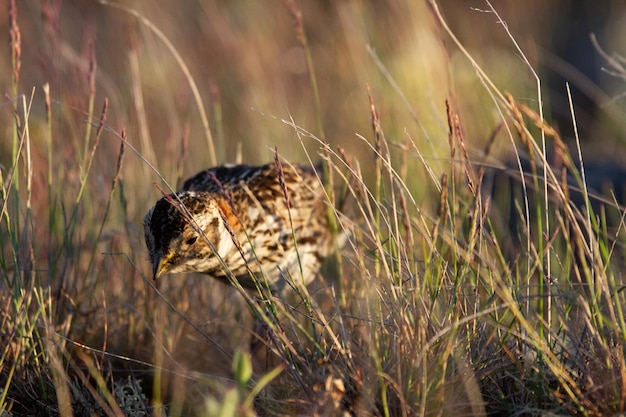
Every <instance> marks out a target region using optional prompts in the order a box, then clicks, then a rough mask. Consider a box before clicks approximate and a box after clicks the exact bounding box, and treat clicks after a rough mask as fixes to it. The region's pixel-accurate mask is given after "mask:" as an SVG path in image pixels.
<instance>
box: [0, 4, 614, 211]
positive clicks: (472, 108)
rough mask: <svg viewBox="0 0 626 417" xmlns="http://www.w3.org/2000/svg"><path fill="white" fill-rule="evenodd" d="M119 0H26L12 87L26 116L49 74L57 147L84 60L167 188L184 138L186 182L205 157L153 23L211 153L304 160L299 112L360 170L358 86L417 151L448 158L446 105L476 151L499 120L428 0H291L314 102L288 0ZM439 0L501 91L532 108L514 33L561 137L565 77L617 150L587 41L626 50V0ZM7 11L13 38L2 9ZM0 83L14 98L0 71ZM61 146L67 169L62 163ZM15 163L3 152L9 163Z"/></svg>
mask: <svg viewBox="0 0 626 417" xmlns="http://www.w3.org/2000/svg"><path fill="white" fill-rule="evenodd" d="M123 5H124V7H127V8H130V9H133V10H134V11H136V12H137V14H139V15H140V16H141V18H137V17H136V16H134V15H132V14H131V13H130V12H129V11H128V10H121V9H119V8H117V7H113V6H111V5H104V4H100V3H98V2H94V1H58V0H57V1H42V2H32V1H28V2H19V4H18V21H19V24H20V29H21V36H22V51H21V52H22V57H21V62H22V68H21V73H20V80H19V86H20V89H19V93H22V94H26V95H27V96H30V94H31V91H32V89H33V88H34V94H35V101H34V103H33V108H32V114H31V117H33V118H34V119H35V120H36V118H37V117H41V116H43V113H44V106H43V105H42V100H41V96H42V85H43V84H44V83H49V84H50V88H51V96H52V98H53V100H56V101H55V102H54V104H53V105H54V106H55V111H54V117H56V118H57V120H56V123H57V124H58V125H59V126H60V127H64V126H65V127H66V128H67V129H68V130H67V131H66V133H65V134H66V139H67V140H68V141H75V140H77V137H80V136H81V133H80V132H75V131H71V130H69V129H70V127H69V126H73V125H74V124H72V123H64V119H65V118H70V119H76V118H78V119H80V118H81V117H83V118H84V114H83V112H86V111H87V109H88V103H87V98H88V93H89V90H90V86H89V80H88V71H89V66H90V62H95V63H96V65H97V70H96V83H95V89H96V95H95V101H94V106H95V109H96V113H98V112H99V109H100V108H101V106H102V103H103V99H104V98H105V97H108V99H109V101H110V104H109V111H108V123H109V125H110V126H111V127H112V128H114V129H120V127H121V126H122V125H125V126H126V129H127V136H128V139H129V141H130V143H132V144H134V145H135V146H136V147H137V149H138V150H139V151H140V152H141V153H142V154H143V156H144V157H145V158H146V159H147V160H148V161H149V162H150V163H152V164H154V165H155V166H156V167H157V168H158V169H159V170H160V171H161V173H162V174H163V175H164V176H165V178H166V179H167V180H168V181H172V182H174V183H175V182H176V180H178V178H176V176H177V171H176V161H177V160H178V157H179V155H180V152H182V148H183V146H182V144H181V142H182V141H183V139H182V138H186V141H187V143H188V147H187V150H186V154H187V156H188V157H187V158H185V165H184V170H183V172H182V173H181V174H180V175H183V176H184V175H190V174H193V173H194V172H195V171H198V170H200V169H202V168H203V167H206V166H208V165H211V164H212V163H214V162H215V161H213V160H212V159H213V158H212V156H211V152H210V150H209V147H208V145H207V139H206V136H207V135H206V133H205V130H204V127H203V124H202V122H201V118H200V116H199V115H200V111H201V110H200V109H199V106H198V103H197V102H196V101H195V100H194V96H193V94H192V91H191V88H190V83H189V79H188V78H186V77H185V74H184V72H183V71H182V70H181V67H180V65H179V64H178V62H177V60H176V59H175V57H174V56H173V54H172V52H171V50H169V49H168V48H167V47H166V45H165V43H164V41H163V39H162V38H159V36H157V35H156V34H155V32H154V30H153V29H152V28H151V26H153V27H154V28H157V30H158V31H160V32H162V34H163V36H164V37H166V38H167V39H168V41H169V42H171V45H172V47H173V48H174V49H175V50H176V52H177V53H178V54H179V55H180V57H181V58H182V60H183V61H184V63H185V65H186V66H187V67H188V68H189V75H190V77H192V78H193V80H194V82H195V84H196V85H197V89H198V92H199V95H200V97H201V100H202V103H203V105H204V108H205V109H206V115H207V118H208V121H209V123H210V128H211V131H212V134H213V139H214V146H215V150H216V161H217V162H218V163H223V162H230V161H236V160H241V161H245V162H248V163H262V162H266V161H268V160H270V159H271V157H272V155H271V148H273V147H274V146H278V149H279V152H280V153H281V154H283V155H284V156H285V157H287V158H288V159H291V160H295V161H298V160H303V159H304V152H303V149H302V146H301V144H300V141H299V140H298V138H297V136H296V135H295V134H294V131H293V129H292V128H290V127H289V126H288V125H286V124H284V123H281V122H280V119H292V120H293V121H294V122H295V124H297V125H298V126H300V127H302V128H304V129H306V130H307V131H309V132H311V133H312V134H314V135H316V136H317V137H319V138H323V139H324V140H326V141H328V142H329V143H330V144H331V145H333V146H341V147H343V148H345V149H346V152H347V154H348V155H354V156H355V157H356V158H358V159H359V160H361V161H362V163H367V161H368V159H371V152H370V150H369V149H368V148H367V146H364V145H363V143H362V140H360V139H359V138H358V137H357V134H358V135H362V136H363V137H365V138H370V137H371V127H370V126H371V120H370V112H369V102H368V95H367V90H366V86H369V87H370V88H371V91H372V97H373V98H374V100H375V103H376V106H377V107H378V109H379V112H380V114H381V121H382V123H383V127H384V129H385V133H386V136H387V138H388V139H389V140H390V141H391V142H393V143H404V141H405V139H407V138H410V140H412V141H414V142H415V144H416V145H417V147H418V148H419V149H420V150H421V152H422V153H423V154H424V156H425V157H426V158H433V159H437V158H442V157H445V156H446V155H447V152H448V151H447V143H446V142H447V141H446V140H445V138H446V132H447V122H446V118H445V114H446V111H445V100H449V102H450V103H451V107H452V108H453V109H454V111H456V112H458V113H459V114H460V117H461V122H462V126H463V128H464V131H465V136H466V140H467V141H468V143H469V144H471V146H472V147H473V148H474V149H472V152H474V154H475V155H477V156H478V157H480V153H481V149H482V148H481V146H482V144H484V142H485V141H486V140H487V138H488V136H489V134H490V133H491V132H492V130H493V129H494V128H495V126H496V125H497V124H498V123H499V122H500V115H499V114H498V112H497V111H496V109H495V107H494V105H493V102H492V98H491V97H490V96H489V94H488V92H487V90H486V89H485V88H484V86H483V84H482V82H481V79H480V77H478V76H477V74H476V71H475V70H474V69H473V67H472V66H471V65H470V64H469V62H468V60H467V59H466V58H465V56H464V55H463V54H461V53H460V52H459V50H458V48H457V47H456V46H455V45H454V44H453V42H452V41H451V39H450V37H449V36H448V34H446V33H444V31H443V29H442V27H441V25H440V24H439V23H438V22H437V17H436V16H435V13H434V12H433V8H432V7H431V6H430V5H429V4H428V2H421V1H418V2H408V1H385V2H377V1H341V2H332V1H320V2H300V3H297V7H296V8H295V9H298V10H299V11H301V13H302V21H303V25H304V31H305V36H306V39H307V42H308V46H309V48H310V54H311V58H312V64H313V67H314V70H315V78H316V80H317V92H318V94H319V109H317V107H316V106H317V105H316V99H315V93H314V89H313V88H312V84H311V81H310V77H309V72H308V68H309V67H308V65H307V59H306V54H305V50H304V49H303V48H302V46H301V42H300V40H299V38H298V33H297V27H296V21H295V18H294V13H293V11H294V10H295V9H294V7H293V5H290V2H286V1H285V2H283V1H274V2H263V3H260V2H246V1H236V2H230V1H187V2H182V3H175V2H169V1H130V2H124V3H123ZM439 7H440V8H441V12H442V14H443V16H444V17H445V19H446V20H447V22H448V24H449V25H450V28H451V30H452V32H453V33H454V34H455V35H456V36H457V37H458V39H459V40H460V42H461V43H462V44H463V45H464V46H465V47H466V48H467V50H468V51H469V52H470V53H471V54H472V56H473V57H474V59H475V60H476V62H477V63H478V64H479V65H480V66H481V68H483V69H484V71H485V72H486V74H487V75H488V76H489V77H490V78H491V79H492V80H493V81H494V83H495V85H496V86H497V87H498V88H500V89H501V90H502V91H509V92H511V93H512V94H513V96H514V97H515V98H516V99H517V100H519V101H520V102H522V103H527V104H529V105H531V106H535V107H536V106H537V94H536V89H537V88H536V83H537V80H536V79H535V77H534V75H533V74H532V72H531V71H530V69H529V67H528V66H527V65H526V64H525V63H524V61H523V59H522V57H521V56H520V53H519V52H518V50H517V49H516V47H515V45H514V44H513V41H512V38H511V36H512V37H513V38H514V40H515V42H517V43H518V45H519V47H520V49H521V51H523V53H524V54H525V56H526V58H527V59H528V60H529V63H530V65H532V67H533V68H534V69H535V70H536V74H537V76H539V77H540V79H541V91H542V93H543V94H544V102H543V105H544V109H545V114H546V115H547V117H548V119H549V120H551V121H553V122H554V123H555V124H556V125H557V126H558V127H559V128H560V130H561V133H562V135H563V136H564V137H566V138H568V137H569V138H571V137H573V129H572V122H571V116H570V110H569V106H568V101H567V97H566V88H565V82H566V81H567V82H569V83H570V84H571V89H572V94H573V100H574V102H575V108H574V109H575V111H576V116H577V120H578V129H579V132H580V137H581V140H582V141H583V142H584V143H587V144H591V146H590V148H592V149H593V151H597V150H599V149H607V150H608V149H610V151H608V152H607V154H608V155H615V153H614V151H615V149H619V148H621V143H622V137H623V136H624V135H623V133H624V117H623V116H624V113H623V108H624V105H623V97H622V96H621V94H622V92H623V79H620V78H619V77H615V76H611V74H609V73H608V72H607V71H603V68H605V67H606V68H610V66H609V65H607V62H606V61H605V60H604V59H603V58H602V57H601V56H600V54H599V52H598V51H597V49H596V48H594V46H593V45H592V42H591V39H590V35H591V34H592V33H593V34H595V36H596V38H597V43H598V44H599V45H600V46H601V47H602V48H603V49H604V50H605V51H607V53H609V54H613V53H620V51H623V50H624V47H625V45H624V39H626V37H625V36H624V31H625V30H626V29H625V28H626V25H625V24H624V19H625V17H624V16H625V9H626V6H625V5H624V4H623V3H622V2H619V1H608V0H607V1H602V2H593V1H585V0H570V1H566V0H552V1H549V2H545V1H529V2H524V3H523V4H522V3H520V2H513V1H499V2H494V3H493V7H494V8H495V9H496V10H497V12H498V13H499V15H500V18H501V19H502V21H499V19H498V17H497V16H496V15H495V14H494V13H492V12H491V11H490V10H489V8H490V6H489V3H487V2H483V1H446V2H441V4H439ZM0 19H1V20H0V22H1V23H2V25H3V26H5V28H4V32H5V33H6V32H7V30H8V29H7V28H6V25H7V24H8V17H7V9H6V8H4V9H3V10H2V16H1V17H0ZM144 19H145V20H144ZM146 21H149V23H146ZM502 22H505V24H503V23H502ZM505 28H506V29H508V31H509V32H510V35H509V33H507V31H506V30H505ZM1 48H2V49H0V52H1V53H0V59H1V61H0V71H2V73H4V74H10V73H11V71H12V70H11V61H10V56H11V55H10V52H9V49H8V44H7V42H4V43H3V44H2V45H1ZM92 56H93V60H92ZM0 83H1V85H0V87H1V88H2V91H4V92H6V93H7V94H8V95H9V96H11V95H12V92H11V88H10V77H3V78H2V80H0ZM1 116H2V118H3V119H2V122H3V125H4V126H5V127H7V128H8V126H10V123H9V121H10V120H11V117H12V114H11V111H9V110H8V109H6V106H5V111H3V112H2V115H1ZM4 137H5V138H7V137H8V135H6V134H5V135H4ZM105 142H106V143H104V144H103V146H105V147H108V148H110V149H111V150H114V149H115V150H116V149H117V143H115V140H114V139H107V140H106V141H105ZM0 147H1V148H2V150H3V152H2V153H3V155H9V154H10V152H7V147H8V144H7V140H2V142H0ZM305 147H306V149H308V150H309V151H311V152H313V153H315V152H316V149H317V148H318V146H316V144H315V142H314V141H310V140H305ZM508 147H510V144H508V143H506V141H500V142H498V141H497V142H496V154H500V153H501V154H504V155H505V158H506V157H508V154H509V153H510V149H507V148H508ZM43 148H44V146H41V147H40V148H39V149H43ZM71 157H72V155H68V163H67V164H66V168H67V169H69V170H71V169H72V163H71ZM98 158H99V159H98V163H101V164H103V168H104V169H106V168H107V167H108V168H109V169H113V165H114V164H112V163H111V161H110V156H109V155H107V153H106V152H100V153H99V155H98ZM8 162H9V161H8V160H7V159H6V156H5V157H2V163H4V164H5V165H7V164H8ZM124 170H125V174H126V179H127V180H129V181H130V178H131V177H137V179H138V183H137V184H143V185H144V186H143V187H141V189H140V191H139V192H138V193H136V192H133V196H134V198H136V199H137V203H138V206H140V207H144V208H145V207H147V206H148V204H149V201H150V199H152V198H154V196H156V195H158V192H157V191H156V190H152V191H153V192H152V193H151V194H150V193H146V191H148V190H149V188H150V187H148V186H147V185H148V184H150V183H151V182H152V181H153V180H155V179H154V178H153V176H152V177H151V175H152V174H151V173H149V172H148V170H146V168H145V164H144V163H143V162H142V161H140V160H138V159H137V158H128V160H127V161H126V163H125V168H124ZM416 175H417V172H416ZM134 187H135V184H133V188H134ZM140 207H136V209H137V210H139V208H140Z"/></svg>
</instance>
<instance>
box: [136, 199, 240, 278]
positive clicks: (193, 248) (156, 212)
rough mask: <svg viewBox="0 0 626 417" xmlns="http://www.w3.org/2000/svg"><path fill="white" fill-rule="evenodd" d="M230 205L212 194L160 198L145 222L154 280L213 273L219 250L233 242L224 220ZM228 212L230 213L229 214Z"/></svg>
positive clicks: (216, 265) (226, 217)
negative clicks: (166, 276)
mask: <svg viewBox="0 0 626 417" xmlns="http://www.w3.org/2000/svg"><path fill="white" fill-rule="evenodd" d="M225 204H227V203H226V202H225V201H224V199H223V198H222V197H220V196H216V195H215V194H214V193H209V192H195V191H183V192H179V193H176V194H171V195H169V196H166V197H163V198H161V199H160V200H159V201H157V203H156V204H155V206H154V207H152V208H151V209H150V210H149V211H148V213H147V214H146V216H145V218H144V232H145V238H146V246H147V247H148V253H149V255H150V261H151V262H152V270H153V277H154V279H157V278H159V277H161V276H163V275H165V274H173V273H178V272H201V273H209V274H210V273H212V272H213V269H215V268H219V266H220V260H219V258H218V257H217V256H215V252H216V251H217V253H220V246H222V245H223V242H224V240H225V238H228V240H229V241H231V242H232V238H231V236H230V233H229V231H228V229H227V228H226V226H225V224H224V220H227V221H228V215H227V214H226V215H225V214H224V207H225ZM227 212H228V211H227Z"/></svg>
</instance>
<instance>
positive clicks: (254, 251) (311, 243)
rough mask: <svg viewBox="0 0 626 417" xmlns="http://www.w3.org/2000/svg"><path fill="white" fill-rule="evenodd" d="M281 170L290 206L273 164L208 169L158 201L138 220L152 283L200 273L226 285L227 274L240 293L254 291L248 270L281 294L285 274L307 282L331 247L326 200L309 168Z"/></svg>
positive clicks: (276, 168)
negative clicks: (175, 275)
mask: <svg viewBox="0 0 626 417" xmlns="http://www.w3.org/2000/svg"><path fill="white" fill-rule="evenodd" d="M282 169H283V173H282V178H283V180H284V184H285V188H286V190H287V196H288V198H289V208H288V205H287V199H286V197H285V193H284V191H283V188H282V187H281V184H280V180H279V177H280V176H279V169H278V167H277V165H276V164H267V165H263V166H256V167H255V166H248V165H230V166H228V165H224V166H219V167H215V168H211V169H207V170H204V171H202V172H200V173H198V174H196V175H195V176H193V177H191V178H189V179H188V180H187V181H185V183H184V185H183V188H182V190H181V191H178V192H177V193H176V194H172V195H170V196H167V197H163V198H161V199H160V200H159V201H157V203H156V205H155V206H154V207H153V208H151V209H150V210H149V211H148V213H147V214H146V216H145V218H144V228H145V238H146V245H147V247H148V252H149V254H150V260H151V262H152V264H153V274H154V278H155V279H156V278H158V277H160V276H162V275H165V274H168V273H177V272H200V273H204V274H209V275H211V276H213V277H215V278H218V279H220V280H222V281H225V282H229V281H228V274H229V273H228V270H230V272H231V273H232V276H233V277H235V278H236V279H237V280H238V281H239V283H240V284H241V285H242V286H243V287H245V288H254V287H255V285H254V281H253V279H252V277H251V276H250V273H252V274H254V275H255V276H256V277H257V278H258V279H259V282H261V283H262V284H263V283H264V281H263V277H265V279H267V282H268V283H269V284H270V286H271V287H272V288H273V289H274V290H276V291H279V292H282V291H283V290H284V289H285V288H287V282H286V280H285V279H284V278H285V277H287V276H291V277H292V278H293V279H294V280H303V282H304V283H305V284H307V283H309V282H310V281H311V280H313V278H314V277H315V275H316V274H317V271H318V269H319V267H320V263H321V260H322V258H324V257H325V256H327V254H328V252H329V251H330V247H331V235H330V232H329V229H328V217H327V216H328V211H327V206H326V204H325V201H326V196H325V193H324V189H323V186H322V184H321V183H320V179H319V177H318V173H316V171H315V170H314V169H313V168H311V167H300V166H293V167H292V166H288V165H283V167H282ZM176 197H178V198H176ZM181 203H182V205H183V206H184V208H183V207H182V206H181ZM185 209H186V210H185ZM292 225H293V227H292ZM198 230H202V231H203V232H204V235H203V234H201V233H198ZM294 237H295V244H294ZM207 239H208V241H209V242H210V243H211V245H210V244H209V243H207ZM211 246H213V247H211ZM296 246H297V250H296ZM216 252H217V254H219V256H216V254H215V253H216ZM225 266H226V267H227V268H228V269H227V268H225ZM301 272H302V273H301ZM300 282H302V281H300Z"/></svg>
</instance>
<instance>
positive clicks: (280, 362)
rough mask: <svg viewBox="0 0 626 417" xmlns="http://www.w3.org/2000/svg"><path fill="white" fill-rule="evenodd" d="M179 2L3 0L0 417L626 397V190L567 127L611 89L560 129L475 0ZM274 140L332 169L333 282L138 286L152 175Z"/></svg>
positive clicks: (615, 400)
mask: <svg viewBox="0 0 626 417" xmlns="http://www.w3.org/2000/svg"><path fill="white" fill-rule="evenodd" d="M161 3H162V4H161ZM171 3H172V4H170V2H160V4H159V7H155V4H154V2H151V1H143V2H142V1H138V2H134V3H133V6H132V7H133V8H130V7H127V6H123V5H119V4H117V3H115V4H113V3H108V2H105V1H104V0H102V1H101V2H99V3H90V2H87V3H85V2H70V1H67V2H51V1H42V2H41V3H39V4H36V5H35V4H34V3H32V2H16V1H15V0H11V1H10V2H9V9H8V14H7V19H6V22H8V23H7V24H6V27H5V29H6V32H5V33H7V32H8V34H9V46H10V49H8V50H6V51H5V50H2V52H0V57H2V59H0V64H1V65H2V71H1V72H0V74H3V75H2V76H0V83H1V84H2V87H3V88H4V91H5V92H6V97H7V98H6V101H5V103H4V104H5V105H4V106H2V107H1V108H0V118H1V119H2V126H4V132H3V134H2V136H1V137H0V184H1V185H2V188H1V194H0V197H1V198H0V202H1V203H2V211H1V216H0V247H1V248H2V251H1V252H0V279H1V280H0V300H1V301H0V416H2V417H5V416H18V415H60V416H70V415H76V416H83V415H90V416H91V415H104V416H113V415H114V416H120V415H132V416H143V415H167V416H179V415H189V414H194V415H201V416H236V415H237V416H239V415H241V416H248V415H316V416H334V415H359V416H361V415H375V416H413V415H477V416H479V415H487V414H488V415H539V414H542V415H543V414H551V415H584V416H587V415H590V416H601V415H610V414H619V413H623V412H625V411H626V381H625V376H626V350H625V346H626V319H625V318H624V311H623V310H624V309H625V308H626V300H625V298H624V297H625V295H624V291H622V290H623V288H624V283H623V278H622V272H623V271H624V270H625V269H624V261H623V259H624V258H623V257H624V255H625V254H624V253H623V240H624V239H623V237H622V235H623V225H624V221H623V218H624V209H623V207H622V206H621V205H620V203H619V202H620V201H621V195H620V193H619V191H620V190H617V191H613V194H608V196H605V197H599V196H597V195H596V194H597V193H599V192H602V191H605V190H603V189H597V190H591V189H589V188H588V186H587V184H588V182H589V180H590V179H591V178H592V176H593V175H594V173H593V172H591V171H586V169H585V167H586V165H585V162H586V160H585V158H584V157H585V155H586V153H585V151H584V150H582V149H583V148H585V137H581V134H580V133H579V132H583V131H584V132H590V131H591V130H590V129H592V127H591V126H592V125H594V123H597V126H600V127H597V129H599V130H597V131H601V132H603V133H604V134H607V136H608V132H612V133H613V134H615V135H616V136H619V135H623V133H624V129H625V128H626V126H624V123H623V121H624V120H626V118H624V117H623V111H622V110H621V109H620V107H619V101H618V100H616V101H615V102H612V103H610V104H609V105H608V106H607V108H606V109H605V110H606V114H608V116H602V115H598V117H597V118H594V119H593V123H592V122H589V123H588V124H585V126H584V128H583V127H580V129H579V124H578V122H577V119H576V114H577V108H576V105H575V104H573V102H571V103H570V106H569V109H570V111H571V116H573V117H571V119H572V120H570V123H571V124H570V126H569V128H570V129H571V131H573V132H574V134H573V136H574V141H573V142H572V144H569V143H566V141H564V140H563V139H562V138H561V134H560V133H559V129H562V126H560V127H558V126H556V122H555V123H551V122H550V121H548V120H547V116H546V115H545V114H549V113H551V111H550V110H552V109H551V108H550V106H549V105H548V104H547V101H546V100H545V98H544V97H543V93H544V92H543V90H542V88H541V79H542V78H541V76H540V75H537V73H536V72H535V70H534V68H535V62H534V61H533V59H531V58H529V57H528V56H529V54H528V50H529V49H532V48H530V47H528V48H526V47H522V46H519V45H520V43H519V42H518V39H517V38H516V36H515V35H514V33H515V32H514V31H513V30H510V29H509V26H507V25H503V24H502V22H503V19H504V20H506V19H505V18H506V16H504V17H501V15H500V14H498V12H497V11H496V10H494V9H493V8H491V5H490V3H488V2H485V3H484V4H482V5H481V9H480V10H477V9H470V8H469V7H467V8H460V7H459V6H456V8H454V7H453V6H449V8H448V9H445V12H446V16H447V18H444V17H443V12H442V11H441V9H440V5H438V4H437V3H436V2H434V1H424V2H411V1H406V2H405V1H390V2H388V4H387V6H388V9H387V10H382V9H381V8H382V6H380V5H379V3H378V2H365V1H364V2H336V4H335V3H333V2H330V3H328V2H310V3H309V2H301V3H297V2H295V1H292V0H284V1H283V2H273V3H267V2H197V3H196V2H187V3H183V4H184V5H180V4H178V3H176V5H174V2H171ZM326 3H328V4H326ZM120 4H121V3H120ZM123 4H125V3H123ZM537 7H541V6H537ZM546 7H547V6H546ZM516 10H517V9H516ZM542 10H543V9H542ZM505 11H508V12H510V11H511V10H510V9H507V10H505ZM517 11H519V12H520V13H521V16H524V14H523V13H524V11H523V10H517ZM544 11H545V10H544ZM540 16H541V17H540V18H538V19H537V20H538V21H537V26H536V27H534V29H532V30H534V31H536V34H537V35H540V34H541V33H542V32H541V31H542V29H543V26H542V25H541V23H542V19H544V18H545V16H544V15H543V14H541V15H540ZM464 19H466V20H469V21H471V22H470V24H469V25H468V26H460V25H459V22H460V21H461V20H464ZM476 22H480V25H481V26H483V27H485V33H491V34H494V33H497V36H496V35H493V39H494V40H495V42H494V43H493V44H487V43H484V42H486V40H485V39H486V37H488V36H489V35H486V34H483V33H476V34H475V36H476V37H475V38H471V37H470V34H471V33H472V31H474V32H476V30H475V28H476V27H477V26H476ZM468 28H469V29H468ZM481 42H483V43H482V44H481ZM466 45H474V46H473V47H468V46H466ZM526 46H528V45H526ZM603 53H604V52H603ZM605 56H606V58H607V61H606V65H607V68H609V69H610V72H612V73H613V75H617V76H619V77H621V79H623V78H624V77H626V71H624V69H623V60H622V59H621V58H619V57H616V56H609V55H608V54H605ZM619 77H617V78H618V79H619ZM567 91H568V92H569V90H567ZM528 97H531V99H528ZM544 113H545V114H544ZM552 113H554V112H552ZM568 136H569V135H568ZM274 146H276V147H277V149H278V153H279V155H280V157H282V158H285V159H287V160H289V161H300V162H302V161H305V162H306V161H307V160H308V161H310V162H311V163H315V162H316V161H318V160H324V161H325V163H326V165H327V168H328V174H329V175H328V177H329V180H330V185H329V187H328V195H329V215H330V216H331V217H332V219H333V220H334V222H333V223H334V227H335V229H336V233H337V239H338V241H339V240H345V244H344V245H343V247H341V248H338V249H337V254H336V256H334V257H332V258H331V259H329V260H328V261H327V264H326V265H325V267H324V269H323V271H322V273H321V275H322V276H323V278H320V279H318V280H317V282H316V283H315V284H314V285H312V286H310V287H309V288H308V289H304V288H303V289H300V290H299V291H297V292H295V293H294V296H293V298H292V299H290V300H287V301H288V302H283V301H282V300H277V299H274V298H269V299H266V298H264V297H263V296H262V294H256V295H251V294H248V293H246V292H244V291H243V290H240V289H236V288H231V287H227V286H225V285H223V284H221V283H219V282H217V281H216V280H212V279H210V278H208V277H206V276H196V275H184V276H181V275H179V276H168V277H165V278H162V279H160V280H159V281H157V282H153V281H152V278H151V274H150V272H149V271H150V266H149V263H148V261H147V259H146V258H147V255H146V250H145V245H144V242H143V231H142V228H141V220H142V217H143V215H144V213H145V211H146V210H147V209H148V208H149V207H150V206H151V205H152V204H153V203H154V201H156V199H157V198H158V197H159V195H160V193H161V190H164V191H166V192H167V190H169V189H176V188H177V184H180V182H181V179H184V178H185V177H186V176H188V175H190V174H193V173H195V172H197V171H198V170H199V169H201V168H202V167H206V166H210V165H214V164H216V163H221V162H225V161H242V160H243V161H245V162H248V163H261V162H267V161H270V160H271V159H272V158H273V157H274ZM572 150H573V151H572ZM511 155H514V157H510V156H511ZM510 161H512V163H511V162H510ZM605 165H608V162H607V163H605ZM502 183H504V184H505V185H504V186H502ZM511 184H513V185H511Z"/></svg>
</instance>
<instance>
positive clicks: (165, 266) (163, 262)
mask: <svg viewBox="0 0 626 417" xmlns="http://www.w3.org/2000/svg"><path fill="white" fill-rule="evenodd" d="M171 258H172V255H166V256H163V252H161V251H157V252H156V253H155V254H154V262H153V263H152V278H153V279H154V280H155V281H156V280H157V279H159V278H160V277H162V276H163V275H165V274H167V273H168V272H169V270H170V269H171V268H172V267H171V265H170V263H169V261H170V259H171Z"/></svg>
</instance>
